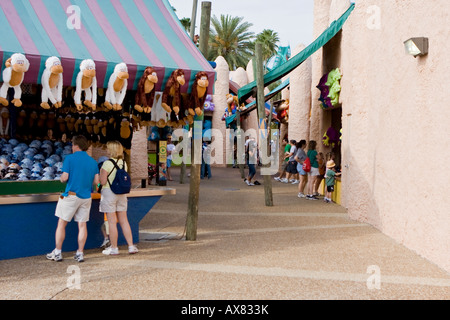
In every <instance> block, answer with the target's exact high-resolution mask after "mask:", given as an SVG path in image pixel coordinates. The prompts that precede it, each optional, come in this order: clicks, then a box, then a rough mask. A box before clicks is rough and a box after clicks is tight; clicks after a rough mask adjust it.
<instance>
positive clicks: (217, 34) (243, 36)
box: [207, 15, 255, 70]
mask: <svg viewBox="0 0 450 320" xmlns="http://www.w3.org/2000/svg"><path fill="white" fill-rule="evenodd" d="M243 19H244V18H243V17H231V16H229V15H220V20H219V19H217V17H216V16H213V17H212V19H211V23H212V27H213V28H212V29H211V30H210V39H209V52H208V57H207V59H208V60H210V61H214V60H215V59H216V58H217V57H218V56H223V57H224V59H225V60H226V61H227V62H228V66H229V67H230V70H235V69H236V68H238V67H243V68H245V67H246V66H247V63H248V61H249V60H250V59H251V57H252V55H253V51H252V50H251V41H252V40H253V39H254V37H255V36H254V33H253V32H250V31H249V29H250V27H251V26H252V24H251V23H248V22H242V20H243Z"/></svg>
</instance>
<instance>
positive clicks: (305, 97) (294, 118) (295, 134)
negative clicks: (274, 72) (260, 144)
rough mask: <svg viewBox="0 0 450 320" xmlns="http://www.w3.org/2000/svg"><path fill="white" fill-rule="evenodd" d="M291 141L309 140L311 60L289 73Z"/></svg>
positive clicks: (297, 48)
mask: <svg viewBox="0 0 450 320" xmlns="http://www.w3.org/2000/svg"><path fill="white" fill-rule="evenodd" d="M305 48H306V46H305V45H304V44H299V45H298V46H297V47H296V48H295V49H294V50H293V51H292V56H295V55H296V54H297V53H299V52H301V51H303V50H304V49H305ZM289 84H290V88H291V89H290V92H289V96H290V99H289V125H288V137H289V140H292V139H294V140H296V141H300V140H302V139H305V140H309V127H310V123H309V118H310V111H311V58H308V59H306V61H305V62H303V63H302V64H301V65H300V66H298V67H297V68H295V69H294V70H293V71H291V72H290V73H289Z"/></svg>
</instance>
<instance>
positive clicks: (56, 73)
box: [41, 57, 63, 109]
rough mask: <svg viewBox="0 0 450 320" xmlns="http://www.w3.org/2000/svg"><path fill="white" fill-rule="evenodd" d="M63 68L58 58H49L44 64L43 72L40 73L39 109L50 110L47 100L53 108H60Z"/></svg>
mask: <svg viewBox="0 0 450 320" xmlns="http://www.w3.org/2000/svg"><path fill="white" fill-rule="evenodd" d="M62 73H63V67H62V65H61V60H59V58H58V57H50V58H48V59H47V61H46V62H45V70H44V72H43V73H42V78H41V82H42V103H41V107H42V108H44V109H50V105H49V104H48V100H50V101H51V103H52V104H53V106H54V107H55V108H60V107H61V106H62V89H63V76H62Z"/></svg>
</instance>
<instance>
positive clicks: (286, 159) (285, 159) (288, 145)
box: [284, 143, 291, 161]
mask: <svg viewBox="0 0 450 320" xmlns="http://www.w3.org/2000/svg"><path fill="white" fill-rule="evenodd" d="M290 151H291V145H290V144H289V143H288V144H287V145H286V147H284V154H286V153H289V152H290ZM284 161H289V157H286V158H284Z"/></svg>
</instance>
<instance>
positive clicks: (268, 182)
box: [255, 42, 273, 207]
mask: <svg viewBox="0 0 450 320" xmlns="http://www.w3.org/2000/svg"><path fill="white" fill-rule="evenodd" d="M255 49H256V50H255V51H256V52H255V55H256V57H255V59H256V61H255V64H256V85H257V93H256V104H257V106H258V118H259V121H258V125H259V147H260V148H261V147H262V146H263V144H265V147H266V148H267V149H266V150H267V152H270V139H269V128H267V130H266V132H265V139H261V138H262V137H263V132H262V129H264V123H265V121H266V106H265V104H266V101H265V99H264V67H263V57H262V45H261V43H259V42H256V45H255ZM265 126H266V127H267V123H265ZM268 165H270V164H263V166H268ZM262 176H263V178H264V199H265V204H266V206H267V207H271V206H273V194H272V179H271V176H270V175H268V174H264V175H262Z"/></svg>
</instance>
